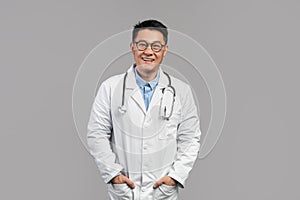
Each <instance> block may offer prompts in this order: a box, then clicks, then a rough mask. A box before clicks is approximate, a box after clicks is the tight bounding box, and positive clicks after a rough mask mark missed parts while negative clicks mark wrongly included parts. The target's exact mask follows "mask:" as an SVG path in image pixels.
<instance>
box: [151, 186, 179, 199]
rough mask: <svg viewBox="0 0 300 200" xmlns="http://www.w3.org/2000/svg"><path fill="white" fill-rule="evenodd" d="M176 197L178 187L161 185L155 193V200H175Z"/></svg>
mask: <svg viewBox="0 0 300 200" xmlns="http://www.w3.org/2000/svg"><path fill="white" fill-rule="evenodd" d="M177 196H178V187H177V185H176V186H170V185H165V184H162V185H161V186H159V187H158V188H157V190H156V193H155V200H176V199H177Z"/></svg>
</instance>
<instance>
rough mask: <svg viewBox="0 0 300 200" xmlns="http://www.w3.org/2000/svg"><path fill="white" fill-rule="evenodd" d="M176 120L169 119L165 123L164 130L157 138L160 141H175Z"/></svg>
mask: <svg viewBox="0 0 300 200" xmlns="http://www.w3.org/2000/svg"><path fill="white" fill-rule="evenodd" d="M177 126H178V124H177V120H176V119H170V120H169V121H167V122H166V124H165V128H164V129H163V131H162V132H161V133H160V134H159V136H158V138H159V139H161V140H166V139H168V140H169V139H175V138H176V136H177Z"/></svg>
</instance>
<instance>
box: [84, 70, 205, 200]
mask: <svg viewBox="0 0 300 200" xmlns="http://www.w3.org/2000/svg"><path fill="white" fill-rule="evenodd" d="M160 70H161V72H160V79H159V82H158V85H157V87H156V89H155V91H154V93H153V96H152V100H151V102H150V105H149V108H148V110H147V111H146V109H145V104H144V100H143V97H142V94H141V91H140V89H139V87H138V85H137V84H136V79H135V74H134V70H133V66H131V67H130V69H129V70H128V75H127V80H126V89H125V106H126V108H127V111H126V112H125V113H123V114H121V113H120V112H119V110H118V108H119V106H120V105H121V104H122V102H121V101H122V90H123V79H124V74H120V75H116V76H113V77H111V78H109V79H107V80H106V81H104V82H103V83H102V84H101V86H100V88H99V90H98V93H97V96H96V97H95V101H94V103H93V106H92V110H91V115H90V119H89V123H88V134H87V141H88V146H89V151H90V153H91V155H92V156H93V157H94V159H95V162H96V164H97V167H98V168H99V171H100V174H101V177H102V178H103V180H104V182H105V183H107V189H108V196H109V199H110V200H119V199H120V200H123V199H124V200H125V199H126V200H140V199H141V200H148V199H149V200H150V199H151V200H153V199H155V200H160V199H161V200H163V199H164V200H176V199H178V187H181V188H183V187H184V186H185V182H186V179H187V178H188V174H189V172H190V170H191V169H192V167H193V165H194V162H195V160H196V158H197V155H198V151H199V147H200V135H201V131H200V123H199V118H198V116H197V107H196V106H195V103H194V100H193V95H192V91H191V88H190V87H189V86H188V85H187V84H186V83H184V82H182V81H180V80H178V79H177V78H174V77H172V76H171V81H172V86H173V87H174V88H175V89H176V97H175V102H174V109H173V114H172V116H171V118H170V119H169V120H164V119H162V118H161V115H160V103H161V99H162V89H163V88H165V87H166V86H167V85H168V78H167V76H166V75H165V74H164V73H163V71H162V69H160ZM171 100H172V99H170V101H171ZM120 172H121V173H123V174H124V175H126V176H127V177H128V178H129V179H131V180H132V181H133V182H134V183H135V185H136V187H135V189H130V188H129V187H128V186H127V185H126V184H111V182H110V181H111V179H112V178H113V177H115V176H116V175H117V174H118V173H120ZM166 175H168V176H170V177H172V178H173V179H175V180H176V181H177V182H178V184H177V186H168V185H165V184H163V185H161V186H160V187H158V188H157V189H153V184H154V183H155V182H156V181H157V180H159V179H160V178H161V177H163V176H166Z"/></svg>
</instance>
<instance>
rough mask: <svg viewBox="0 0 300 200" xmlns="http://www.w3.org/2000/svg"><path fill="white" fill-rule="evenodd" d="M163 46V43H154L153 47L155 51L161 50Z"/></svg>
mask: <svg viewBox="0 0 300 200" xmlns="http://www.w3.org/2000/svg"><path fill="white" fill-rule="evenodd" d="M161 48H162V45H161V44H160V43H154V44H152V49H153V50H154V51H159V50H160V49H161Z"/></svg>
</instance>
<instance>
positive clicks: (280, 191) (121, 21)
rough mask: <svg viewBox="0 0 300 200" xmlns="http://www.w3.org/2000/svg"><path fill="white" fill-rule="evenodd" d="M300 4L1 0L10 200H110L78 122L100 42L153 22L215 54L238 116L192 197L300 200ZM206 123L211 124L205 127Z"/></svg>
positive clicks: (199, 170) (1, 138) (0, 143)
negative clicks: (75, 99) (83, 71)
mask: <svg viewBox="0 0 300 200" xmlns="http://www.w3.org/2000/svg"><path fill="white" fill-rule="evenodd" d="M299 8H300V3H299V1H296V0H294V1H292V0H287V1H283V0H282V1H270V0H269V1H267V0H260V1H258V0H255V1H243V0H229V1H220V0H219V1H214V0H212V1H208V0H206V1H178V2H177V3H175V2H174V1H124V2H123V1H119V2H118V1H112V0H110V1H107V2H104V1H70V0H69V1H66V0H65V1H49V0H48V1H37V0H36V1H33V0H28V1H20V0H19V1H13V0H11V1H3V0H2V1H1V5H0V30H1V32H0V53H1V54H0V55H1V59H0V66H1V73H0V88H1V104H0V111H1V112H0V113H1V115H0V117H1V118H0V120H1V126H0V133H1V134H0V156H1V168H0V169H1V171H0V186H1V192H0V199H21V198H22V199H44V200H47V199H49V200H50V199H72V200H77V199H78V200H81V199H91V200H92V199H95V200H96V199H105V195H106V194H105V185H104V183H103V182H102V180H101V179H100V176H99V173H98V171H97V169H96V166H95V164H94V161H93V160H92V159H91V157H90V156H89V155H88V153H87V151H86V150H85V148H84V146H83V145H82V143H81V141H80V139H79V137H78V134H77V132H76V129H75V125H74V122H73V117H72V103H71V102H72V87H73V83H74V79H75V75H76V72H77V70H78V68H79V66H80V64H81V63H82V61H83V59H84V58H85V56H86V55H87V54H88V53H89V52H90V50H91V49H92V48H93V47H95V46H96V45H97V44H98V43H99V42H101V41H103V40H104V39H106V38H107V37H109V36H111V35H112V34H115V33H118V32H120V31H123V30H127V29H129V28H131V27H132V25H133V24H135V23H136V22H137V21H138V20H141V19H146V18H149V17H153V18H157V19H160V20H162V21H163V22H165V23H166V24H167V25H168V27H170V28H172V29H175V30H178V31H181V32H184V33H186V34H188V35H190V36H191V37H193V38H194V39H196V40H197V41H198V42H199V43H201V44H202V45H203V46H204V47H205V48H206V49H207V50H208V52H209V53H210V55H211V56H212V57H213V59H214V61H215V62H216V64H217V65H218V67H219V70H220V72H221V74H222V76H223V80H224V83H225V87H226V92H227V100H228V107H227V118H226V122H225V126H224V130H223V133H222V135H221V138H220V140H219V142H218V144H217V146H216V147H215V148H214V150H213V152H212V153H211V154H210V155H209V157H207V158H205V159H203V160H198V161H197V163H196V165H195V168H194V169H193V171H192V173H191V176H190V178H189V179H188V183H187V187H186V188H185V189H184V190H182V191H181V195H180V196H181V199H203V200H218V199H234V200H240V199H243V200H247V199H251V200H252V199H259V200H260V199H262V200H266V199H272V200H274V199H276V200H277V199H278V200H281V199H288V200H296V199H299V198H300V190H299V189H298V188H299V180H300V175H299V174H300V173H299V171H298V169H299V168H300V164H299V163H300V162H299V150H300V147H299V145H298V140H299V139H300V136H299V128H298V126H299V112H300V109H299V105H298V104H297V102H299V101H300V95H299V80H298V79H297V78H298V73H299V71H300V70H299V46H300V39H299V35H300V28H299V27H300V26H299V25H300V23H299V18H300V12H299ZM204 120H205V119H204Z"/></svg>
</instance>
